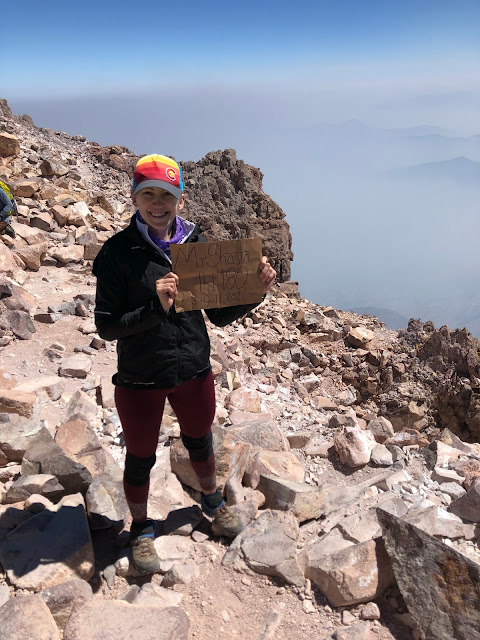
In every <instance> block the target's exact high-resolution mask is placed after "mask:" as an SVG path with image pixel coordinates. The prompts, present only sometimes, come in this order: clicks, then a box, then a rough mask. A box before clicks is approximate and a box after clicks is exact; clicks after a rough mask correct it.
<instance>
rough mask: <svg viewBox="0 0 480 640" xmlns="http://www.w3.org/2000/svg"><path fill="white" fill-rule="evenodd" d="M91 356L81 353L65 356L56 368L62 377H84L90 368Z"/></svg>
mask: <svg viewBox="0 0 480 640" xmlns="http://www.w3.org/2000/svg"><path fill="white" fill-rule="evenodd" d="M92 364H93V361H92V358H91V357H90V356H87V355H85V354H83V353H80V354H76V355H74V356H70V357H69V358H65V360H64V361H63V362H62V364H61V365H60V367H59V369H58V375H59V376H63V377H64V378H86V377H87V375H88V374H89V372H90V369H91V368H92Z"/></svg>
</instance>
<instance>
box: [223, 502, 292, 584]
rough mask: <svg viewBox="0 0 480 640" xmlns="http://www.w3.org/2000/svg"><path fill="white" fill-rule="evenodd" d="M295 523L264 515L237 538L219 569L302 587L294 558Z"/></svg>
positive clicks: (288, 516) (287, 515) (288, 517)
mask: <svg viewBox="0 0 480 640" xmlns="http://www.w3.org/2000/svg"><path fill="white" fill-rule="evenodd" d="M297 537H298V523H297V521H296V519H295V516H294V515H293V514H292V513H290V512H288V511H285V512H282V511H265V512H264V513H262V514H261V515H260V516H259V517H258V518H257V520H255V522H253V523H252V524H251V525H249V526H248V527H247V528H246V529H244V530H243V531H242V533H240V535H238V536H237V537H236V538H235V540H234V541H233V542H232V544H231V545H230V547H229V549H228V551H227V553H226V554H225V555H224V557H223V560H222V565H224V566H226V567H232V568H233V569H236V570H239V571H245V570H248V569H250V570H252V571H256V572H257V573H262V574H265V575H269V576H275V577H277V578H280V579H282V580H285V581H286V582H288V583H289V584H294V585H303V583H304V577H303V573H302V571H301V569H300V566H299V564H298V561H297V557H296V544H297Z"/></svg>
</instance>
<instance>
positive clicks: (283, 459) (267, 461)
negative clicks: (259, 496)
mask: <svg viewBox="0 0 480 640" xmlns="http://www.w3.org/2000/svg"><path fill="white" fill-rule="evenodd" d="M261 475H273V476H276V477H277V478H282V479H284V480H290V481H291V482H303V481H304V480H305V467H304V466H303V464H302V463H301V462H300V460H299V459H298V458H297V456H296V455H295V454H294V453H293V452H292V451H267V450H266V449H259V450H257V451H254V452H253V453H251V454H250V456H249V458H248V462H247V466H246V469H245V476H244V482H245V485H246V486H247V487H251V488H252V489H256V487H257V485H258V483H259V481H260V476H261Z"/></svg>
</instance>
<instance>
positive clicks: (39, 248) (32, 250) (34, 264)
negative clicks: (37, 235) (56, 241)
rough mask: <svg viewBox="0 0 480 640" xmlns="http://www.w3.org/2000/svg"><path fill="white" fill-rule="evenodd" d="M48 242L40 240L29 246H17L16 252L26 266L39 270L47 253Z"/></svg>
mask: <svg viewBox="0 0 480 640" xmlns="http://www.w3.org/2000/svg"><path fill="white" fill-rule="evenodd" d="M47 251H48V243H47V242H40V243H38V244H32V245H30V246H27V247H17V248H16V249H15V253H16V254H17V255H19V256H20V258H21V259H22V260H23V262H24V263H25V266H26V267H27V268H28V269H31V270H32V271H38V270H39V269H40V266H41V264H42V260H43V259H44V258H45V256H46V255H47Z"/></svg>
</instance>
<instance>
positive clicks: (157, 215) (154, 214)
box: [149, 211, 168, 218]
mask: <svg viewBox="0 0 480 640" xmlns="http://www.w3.org/2000/svg"><path fill="white" fill-rule="evenodd" d="M149 214H150V215H151V216H152V218H165V217H166V216H168V211H167V212H166V213H153V212H152V211H149Z"/></svg>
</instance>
